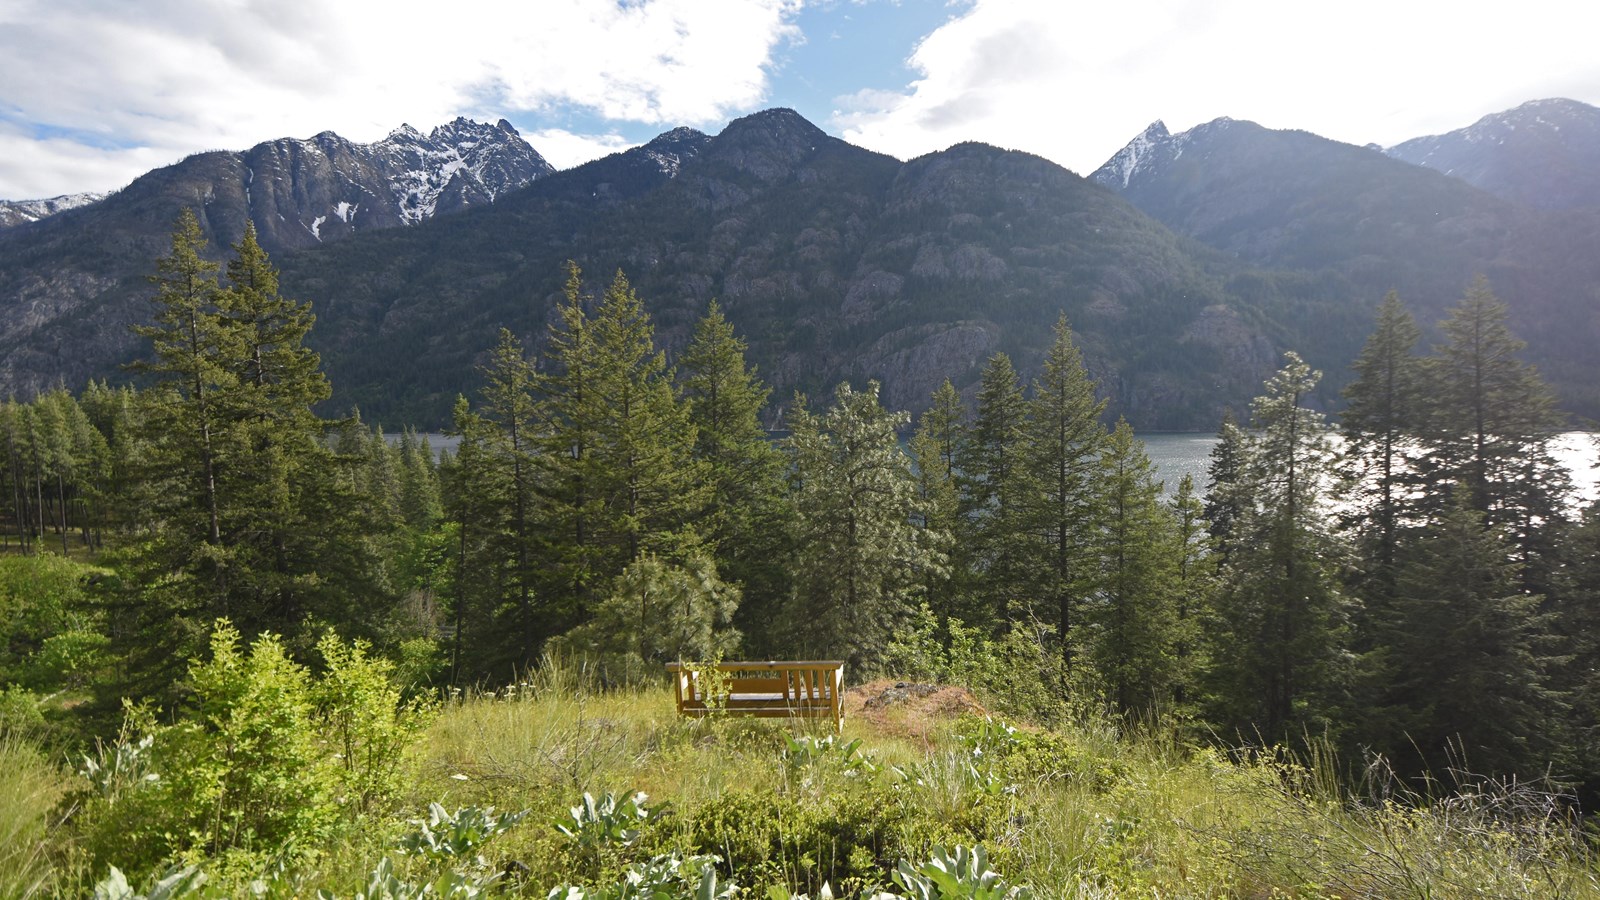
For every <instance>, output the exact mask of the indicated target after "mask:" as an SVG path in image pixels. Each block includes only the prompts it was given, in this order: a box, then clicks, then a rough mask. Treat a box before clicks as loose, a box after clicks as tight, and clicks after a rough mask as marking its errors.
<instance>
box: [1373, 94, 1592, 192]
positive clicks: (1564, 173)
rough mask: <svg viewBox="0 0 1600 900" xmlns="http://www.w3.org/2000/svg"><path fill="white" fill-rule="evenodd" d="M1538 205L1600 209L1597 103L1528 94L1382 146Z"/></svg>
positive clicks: (1403, 157)
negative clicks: (1457, 124)
mask: <svg viewBox="0 0 1600 900" xmlns="http://www.w3.org/2000/svg"><path fill="white" fill-rule="evenodd" d="M1384 152H1385V153H1387V154H1388V155H1390V156H1392V157H1394V158H1395V159H1399V160H1403V161H1405V162H1408V163H1412V164H1415V165H1419V166H1426V167H1428V168H1430V169H1435V170H1437V171H1440V172H1443V173H1445V174H1446V175H1453V176H1455V177H1456V178H1460V179H1462V180H1463V181H1466V182H1467V183H1468V184H1471V185H1474V186H1475V187H1479V188H1482V189H1483V190H1485V191H1488V192H1489V193H1491V194H1494V195H1495V196H1497V197H1501V198H1503V199H1506V200H1510V201H1511V202H1513V203H1520V204H1524V205H1527V206H1532V207H1536V208H1539V209H1576V208H1581V207H1600V109H1597V108H1595V107H1593V106H1590V105H1588V104H1587V103H1579V102H1578V101H1576V100H1560V99H1556V100H1534V101H1531V102H1528V103H1524V104H1522V105H1521V106H1519V107H1517V108H1516V109H1510V110H1506V111H1505V112H1499V113H1495V114H1493V115H1488V116H1484V117H1483V118H1481V119H1479V120H1478V121H1477V122H1476V123H1474V124H1472V125H1470V126H1468V127H1466V128H1461V129H1457V130H1455V131H1452V132H1450V133H1449V134H1440V135H1431V136H1429V137H1419V138H1415V139H1413V140H1409V141H1406V142H1405V143H1403V144H1397V145H1395V146H1393V147H1390V148H1389V149H1388V150H1385V151H1384Z"/></svg>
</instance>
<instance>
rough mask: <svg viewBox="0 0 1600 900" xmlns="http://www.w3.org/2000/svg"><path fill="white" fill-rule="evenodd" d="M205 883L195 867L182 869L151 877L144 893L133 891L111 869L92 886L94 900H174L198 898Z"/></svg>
mask: <svg viewBox="0 0 1600 900" xmlns="http://www.w3.org/2000/svg"><path fill="white" fill-rule="evenodd" d="M205 883H206V875H205V873H204V872H202V871H200V869H199V868H198V867H196V866H183V867H181V868H173V869H170V870H168V871H167V872H165V873H163V874H161V875H159V876H154V877H152V878H151V879H150V883H149V884H148V885H147V886H146V887H145V889H144V890H142V891H136V890H134V888H133V886H132V885H130V884H129V883H128V878H127V876H126V875H123V874H122V870H121V869H118V868H117V867H116V866H112V867H111V872H110V874H108V875H107V876H106V878H105V880H104V881H101V882H100V883H99V884H97V885H95V886H94V900H176V898H178V897H193V896H196V895H199V894H200V891H201V889H202V888H204V887H205Z"/></svg>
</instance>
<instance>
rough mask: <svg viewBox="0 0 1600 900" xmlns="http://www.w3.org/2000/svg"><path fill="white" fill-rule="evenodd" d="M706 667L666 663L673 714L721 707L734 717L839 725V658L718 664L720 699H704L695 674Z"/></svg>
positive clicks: (705, 687)
mask: <svg viewBox="0 0 1600 900" xmlns="http://www.w3.org/2000/svg"><path fill="white" fill-rule="evenodd" d="M707 668H708V667H707V666H698V665H695V664H693V663H668V664H667V671H668V672H671V673H672V675H673V679H672V680H673V685H674V689H675V692H676V694H677V702H678V713H679V714H680V715H686V716H700V715H705V714H707V713H708V712H710V711H712V710H714V709H722V710H724V711H726V712H728V713H730V714H734V715H747V716H767V717H778V716H786V717H787V716H803V717H809V718H824V717H827V718H831V719H832V720H833V723H834V728H835V730H837V729H839V728H841V727H842V726H843V724H844V706H843V702H842V698H841V695H842V694H843V692H844V663H843V662H842V661H840V660H799V661H777V660H767V661H764V662H761V661H749V660H747V661H740V662H724V663H719V664H718V665H717V666H715V669H716V670H717V671H718V672H719V673H721V675H722V676H723V677H724V678H723V679H719V680H722V687H723V688H724V689H725V690H726V692H727V693H726V695H725V696H724V697H708V696H706V693H707V690H708V689H709V687H710V686H709V685H703V684H701V678H700V677H699V673H700V672H702V671H705V670H706V669H707Z"/></svg>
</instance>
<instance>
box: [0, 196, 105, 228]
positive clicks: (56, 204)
mask: <svg viewBox="0 0 1600 900" xmlns="http://www.w3.org/2000/svg"><path fill="white" fill-rule="evenodd" d="M108 196H110V195H109V194H97V193H84V194H62V195H61V196H59V197H47V198H45V199H43V200H0V229H5V228H13V227H15V226H18V225H26V224H28V223H29V222H37V221H39V220H40V219H43V218H45V217H46V216H53V215H55V214H56V213H58V212H66V211H67V210H69V209H77V208H78V207H80V206H88V205H89V204H91V203H98V202H99V201H101V200H104V199H105V198H106V197H108Z"/></svg>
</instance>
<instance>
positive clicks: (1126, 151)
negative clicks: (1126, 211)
mask: <svg viewBox="0 0 1600 900" xmlns="http://www.w3.org/2000/svg"><path fill="white" fill-rule="evenodd" d="M1171 139H1172V134H1171V133H1170V132H1168V131H1167V125H1166V123H1165V122H1163V121H1161V120H1160V119H1157V120H1155V121H1154V122H1151V123H1150V126H1149V127H1148V128H1146V129H1145V130H1144V131H1142V132H1140V133H1139V136H1138V137H1136V138H1134V139H1133V140H1131V141H1129V142H1128V145H1127V146H1126V147H1123V148H1122V149H1121V150H1118V151H1117V155H1115V156H1113V157H1111V158H1110V159H1109V160H1106V164H1105V165H1103V166H1101V167H1100V168H1099V169H1098V170H1097V171H1096V172H1095V173H1094V180H1095V181H1098V182H1100V183H1101V184H1104V185H1106V186H1107V187H1116V188H1125V187H1127V186H1128V183H1129V182H1131V181H1132V180H1133V176H1134V174H1135V173H1137V172H1138V171H1139V164H1140V163H1141V162H1148V161H1149V159H1150V156H1151V154H1152V153H1153V152H1154V151H1155V149H1156V148H1157V147H1159V146H1162V145H1164V144H1167V143H1168V142H1170V141H1171Z"/></svg>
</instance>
